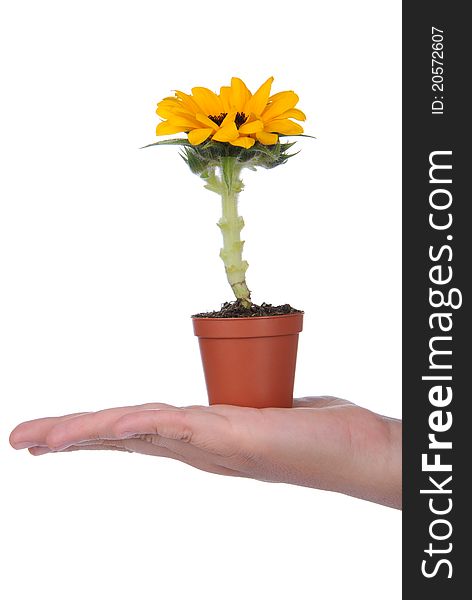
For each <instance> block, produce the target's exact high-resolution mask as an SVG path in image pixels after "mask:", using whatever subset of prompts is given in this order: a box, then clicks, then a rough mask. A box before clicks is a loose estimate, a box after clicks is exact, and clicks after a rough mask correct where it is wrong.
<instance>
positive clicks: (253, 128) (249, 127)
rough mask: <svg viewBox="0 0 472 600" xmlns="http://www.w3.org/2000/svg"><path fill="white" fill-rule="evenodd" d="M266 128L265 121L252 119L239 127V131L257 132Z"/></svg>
mask: <svg viewBox="0 0 472 600" xmlns="http://www.w3.org/2000/svg"><path fill="white" fill-rule="evenodd" d="M263 129H264V123H263V122H262V121H259V120H257V121H251V122H250V123H244V125H241V127H240V128H239V133H257V132H258V131H262V130H263Z"/></svg>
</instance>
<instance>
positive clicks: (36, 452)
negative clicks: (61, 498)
mask: <svg viewBox="0 0 472 600" xmlns="http://www.w3.org/2000/svg"><path fill="white" fill-rule="evenodd" d="M77 450H117V451H121V452H132V450H128V449H127V448H124V447H121V446H118V445H116V446H111V445H109V444H92V443H90V444H78V445H77V446H69V447H67V448H64V449H63V450H51V448H48V447H47V446H45V447H42V446H35V447H33V448H29V449H28V452H29V453H30V454H32V455H33V456H43V455H44V454H58V453H60V452H73V451H77Z"/></svg>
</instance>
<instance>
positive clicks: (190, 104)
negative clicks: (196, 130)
mask: <svg viewBox="0 0 472 600" xmlns="http://www.w3.org/2000/svg"><path fill="white" fill-rule="evenodd" d="M175 95H176V96H177V98H178V99H179V100H180V102H181V103H182V105H183V106H184V107H185V108H187V109H188V110H190V111H191V112H193V113H194V114H195V113H197V112H199V108H198V105H197V103H196V102H195V100H194V99H193V98H192V96H189V95H188V94H186V93H185V92H181V91H180V90H175Z"/></svg>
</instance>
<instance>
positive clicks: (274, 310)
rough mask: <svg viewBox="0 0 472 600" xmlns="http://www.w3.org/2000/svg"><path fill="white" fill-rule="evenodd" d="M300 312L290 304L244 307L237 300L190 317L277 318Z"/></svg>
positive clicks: (265, 304)
mask: <svg viewBox="0 0 472 600" xmlns="http://www.w3.org/2000/svg"><path fill="white" fill-rule="evenodd" d="M301 312H303V311H301V310H298V309H296V308H293V306H290V304H281V305H280V306H273V305H272V304H267V303H266V302H263V303H262V304H260V305H259V304H251V306H249V307H245V306H243V305H242V304H241V303H240V301H239V300H235V301H234V302H225V303H224V304H223V305H222V306H221V308H220V310H214V311H210V312H203V313H198V314H196V315H192V317H193V318H198V319H205V318H207V319H225V318H227V319H234V318H238V317H241V318H244V317H277V316H280V315H291V314H294V313H301Z"/></svg>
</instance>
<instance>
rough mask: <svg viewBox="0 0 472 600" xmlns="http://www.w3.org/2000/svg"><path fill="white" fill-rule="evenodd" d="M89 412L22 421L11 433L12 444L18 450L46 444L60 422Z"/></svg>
mask: <svg viewBox="0 0 472 600" xmlns="http://www.w3.org/2000/svg"><path fill="white" fill-rule="evenodd" d="M85 414H88V413H85V412H78V413H72V414H69V415H63V416H61V417H43V418H41V419H33V420H31V421H25V422H24V423H20V424H19V425H17V426H16V427H15V429H13V431H12V432H11V433H10V440H9V441H10V445H11V446H13V448H15V449H16V450H21V449H23V448H30V447H31V446H39V445H45V444H46V435H47V434H48V433H49V431H50V430H51V428H52V427H54V426H55V425H57V424H58V423H61V422H64V421H67V420H68V419H73V418H75V417H77V416H80V415H85Z"/></svg>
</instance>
